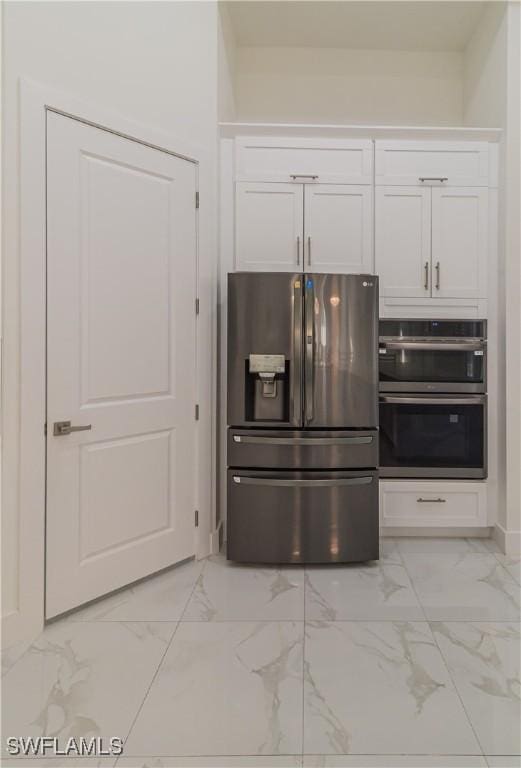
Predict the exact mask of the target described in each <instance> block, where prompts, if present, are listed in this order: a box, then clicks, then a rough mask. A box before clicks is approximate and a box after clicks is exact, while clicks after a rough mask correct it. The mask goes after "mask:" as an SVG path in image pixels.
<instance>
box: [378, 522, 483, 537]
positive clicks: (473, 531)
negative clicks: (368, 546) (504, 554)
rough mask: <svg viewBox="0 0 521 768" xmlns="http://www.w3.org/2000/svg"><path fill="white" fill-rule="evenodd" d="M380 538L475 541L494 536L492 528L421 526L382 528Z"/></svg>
mask: <svg viewBox="0 0 521 768" xmlns="http://www.w3.org/2000/svg"><path fill="white" fill-rule="evenodd" d="M380 536H381V537H382V538H386V537H393V536H411V537H412V536H416V537H421V538H436V537H437V538H447V539H449V538H453V539H454V538H467V539H468V538H473V539H489V538H490V537H491V536H492V528H488V527H486V528H483V527H479V528H470V527H469V528H455V527H454V528H453V527H447V528H441V527H440V528H438V527H432V528H427V527H425V528H421V527H420V526H415V527H414V528H412V527H405V526H404V527H400V526H394V525H393V526H382V527H381V528H380Z"/></svg>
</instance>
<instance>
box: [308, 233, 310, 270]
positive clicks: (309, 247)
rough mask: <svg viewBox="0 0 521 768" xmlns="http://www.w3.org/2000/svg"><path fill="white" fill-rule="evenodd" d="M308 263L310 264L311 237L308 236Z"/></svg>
mask: <svg viewBox="0 0 521 768" xmlns="http://www.w3.org/2000/svg"><path fill="white" fill-rule="evenodd" d="M308 265H309V266H311V237H309V236H308Z"/></svg>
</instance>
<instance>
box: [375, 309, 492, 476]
mask: <svg viewBox="0 0 521 768" xmlns="http://www.w3.org/2000/svg"><path fill="white" fill-rule="evenodd" d="M379 334H380V344H379V410H380V476H381V477H397V478H403V477H411V478H470V479H480V478H485V477H486V476H487V394H486V393H487V380H486V376H487V339H486V321H485V320H387V319H386V320H381V321H380V328H379Z"/></svg>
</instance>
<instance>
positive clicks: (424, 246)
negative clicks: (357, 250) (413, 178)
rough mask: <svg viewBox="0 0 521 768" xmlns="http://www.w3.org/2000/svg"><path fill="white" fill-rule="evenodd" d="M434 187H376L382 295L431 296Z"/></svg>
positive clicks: (376, 256) (378, 256) (377, 261)
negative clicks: (431, 207)
mask: <svg viewBox="0 0 521 768" xmlns="http://www.w3.org/2000/svg"><path fill="white" fill-rule="evenodd" d="M430 195H431V190H430V189H423V188H418V187H377V188H376V207H375V246H376V248H375V262H376V264H375V266H376V273H377V274H378V275H379V276H380V295H381V296H397V297H400V298H407V297H418V296H430V295H431V280H430V277H431V275H430V262H431V254H430V238H431V231H430V223H431V211H430V203H431V196H430Z"/></svg>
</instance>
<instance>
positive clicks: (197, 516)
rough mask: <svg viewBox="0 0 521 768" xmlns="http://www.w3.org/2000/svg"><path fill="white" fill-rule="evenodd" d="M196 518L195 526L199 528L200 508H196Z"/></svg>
mask: <svg viewBox="0 0 521 768" xmlns="http://www.w3.org/2000/svg"><path fill="white" fill-rule="evenodd" d="M194 518H195V527H196V528H199V510H198V509H196V510H195V515H194Z"/></svg>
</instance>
